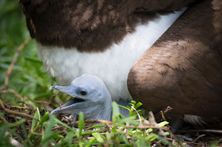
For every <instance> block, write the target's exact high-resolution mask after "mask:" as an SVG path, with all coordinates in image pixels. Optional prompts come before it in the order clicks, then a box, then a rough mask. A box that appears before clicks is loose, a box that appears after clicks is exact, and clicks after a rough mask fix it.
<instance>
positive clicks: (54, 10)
mask: <svg viewBox="0 0 222 147" xmlns="http://www.w3.org/2000/svg"><path fill="white" fill-rule="evenodd" d="M194 1H200V0H176V1H175V0H65V1H61V0H20V3H21V4H22V7H23V10H24V13H25V15H26V19H27V24H28V27H29V30H30V32H31V35H32V37H35V38H36V39H37V40H38V41H39V42H41V43H42V44H44V45H52V46H55V45H56V46H64V47H76V48H77V49H78V50H79V51H88V52H92V51H103V50H105V49H106V48H108V46H109V45H111V44H112V43H113V42H118V41H120V40H121V39H122V38H123V37H124V36H125V35H126V34H127V33H128V32H130V31H133V30H134V27H135V25H136V24H137V23H139V22H143V20H144V19H145V20H147V19H150V18H151V17H153V16H154V13H158V12H169V11H173V10H178V9H180V8H182V7H184V6H187V5H189V4H191V3H192V2H194Z"/></svg>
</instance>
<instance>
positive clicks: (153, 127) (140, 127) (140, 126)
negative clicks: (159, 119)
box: [76, 120, 169, 130]
mask: <svg viewBox="0 0 222 147" xmlns="http://www.w3.org/2000/svg"><path fill="white" fill-rule="evenodd" d="M85 122H86V123H102V124H105V125H108V126H111V125H113V123H112V122H111V121H108V120H86V121H85ZM76 123H78V121H77V122H76ZM126 128H128V129H134V128H135V129H163V130H169V128H168V127H159V126H156V125H139V126H126Z"/></svg>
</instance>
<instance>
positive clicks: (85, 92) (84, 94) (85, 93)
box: [79, 90, 87, 96]
mask: <svg viewBox="0 0 222 147" xmlns="http://www.w3.org/2000/svg"><path fill="white" fill-rule="evenodd" d="M79 93H80V95H82V96H86V95H87V91H85V90H80V92H79Z"/></svg>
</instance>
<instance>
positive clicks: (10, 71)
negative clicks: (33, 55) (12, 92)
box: [4, 38, 31, 88]
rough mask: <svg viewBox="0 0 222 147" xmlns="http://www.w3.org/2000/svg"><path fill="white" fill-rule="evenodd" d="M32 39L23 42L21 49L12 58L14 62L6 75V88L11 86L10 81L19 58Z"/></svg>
mask: <svg viewBox="0 0 222 147" xmlns="http://www.w3.org/2000/svg"><path fill="white" fill-rule="evenodd" d="M30 40H31V38H28V39H26V40H25V41H24V42H22V43H21V44H20V45H19V47H18V48H17V49H16V52H15V55H14V57H13V58H12V62H11V64H10V66H9V67H8V70H7V71H6V73H5V81H4V87H5V88H7V87H8V85H9V79H10V76H11V74H12V72H13V69H14V66H15V64H16V62H17V60H18V57H19V55H20V53H21V51H22V50H23V49H24V48H25V47H26V45H27V44H28V43H29V42H30Z"/></svg>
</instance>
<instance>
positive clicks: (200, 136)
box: [193, 134, 206, 143]
mask: <svg viewBox="0 0 222 147" xmlns="http://www.w3.org/2000/svg"><path fill="white" fill-rule="evenodd" d="M205 136H206V134H202V135H199V136H198V137H197V138H195V139H194V140H193V143H196V142H197V141H198V140H199V139H200V138H203V137H205Z"/></svg>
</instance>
